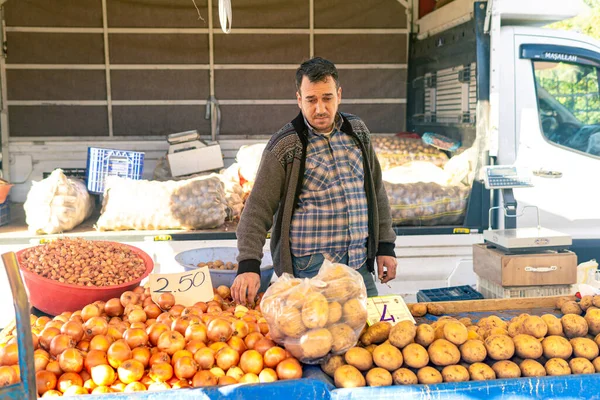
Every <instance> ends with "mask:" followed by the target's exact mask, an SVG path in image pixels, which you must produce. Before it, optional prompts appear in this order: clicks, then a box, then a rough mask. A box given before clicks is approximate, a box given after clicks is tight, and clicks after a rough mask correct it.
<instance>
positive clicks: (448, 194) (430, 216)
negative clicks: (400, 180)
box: [383, 181, 471, 226]
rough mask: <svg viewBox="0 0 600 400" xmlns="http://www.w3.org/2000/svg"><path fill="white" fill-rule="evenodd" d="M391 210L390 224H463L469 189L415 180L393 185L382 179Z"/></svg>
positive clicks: (463, 186)
mask: <svg viewBox="0 0 600 400" xmlns="http://www.w3.org/2000/svg"><path fill="white" fill-rule="evenodd" d="M383 184H384V186H385V190H386V192H387V196H388V201H389V203H390V208H391V211H392V223H393V225H394V226H400V225H405V226H406V225H417V226H433V225H457V224H462V221H463V219H464V217H465V213H466V210H467V203H468V200H469V194H470V193H471V188H470V187H468V186H465V185H457V186H440V185H438V184H437V183H431V182H418V183H410V184H395V183H391V182H385V181H384V183H383Z"/></svg>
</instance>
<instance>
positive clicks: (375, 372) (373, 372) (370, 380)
mask: <svg viewBox="0 0 600 400" xmlns="http://www.w3.org/2000/svg"><path fill="white" fill-rule="evenodd" d="M366 379H367V385H368V386H392V374H390V371H388V370H387V369H383V368H372V369H370V370H369V372H367V376H366Z"/></svg>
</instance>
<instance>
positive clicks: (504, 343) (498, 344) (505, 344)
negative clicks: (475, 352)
mask: <svg viewBox="0 0 600 400" xmlns="http://www.w3.org/2000/svg"><path fill="white" fill-rule="evenodd" d="M484 344H485V349H486V350H487V354H488V356H489V357H490V358H491V359H493V360H498V361H500V360H508V359H509V358H511V357H512V356H513V355H514V354H515V344H514V342H513V340H512V339H511V338H510V336H505V335H492V336H489V337H488V338H487V339H485V342H484Z"/></svg>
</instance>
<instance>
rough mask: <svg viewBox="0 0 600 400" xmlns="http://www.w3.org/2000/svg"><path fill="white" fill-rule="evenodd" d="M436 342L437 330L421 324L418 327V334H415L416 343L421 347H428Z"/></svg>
mask: <svg viewBox="0 0 600 400" xmlns="http://www.w3.org/2000/svg"><path fill="white" fill-rule="evenodd" d="M434 340H435V330H434V329H433V328H432V327H431V325H427V324H421V325H419V326H417V332H416V334H415V343H418V344H420V345H421V346H424V347H427V346H429V345H430V344H431V343H433V341H434Z"/></svg>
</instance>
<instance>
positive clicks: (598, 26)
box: [549, 0, 600, 39]
mask: <svg viewBox="0 0 600 400" xmlns="http://www.w3.org/2000/svg"><path fill="white" fill-rule="evenodd" d="M584 2H585V3H586V4H587V5H588V6H589V7H590V12H589V13H586V14H585V15H579V16H577V17H575V18H570V19H567V20H565V21H560V22H555V23H554V24H551V25H549V28H553V29H564V30H568V31H577V32H580V33H583V34H585V35H588V36H591V37H593V38H594V39H600V0H584Z"/></svg>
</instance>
